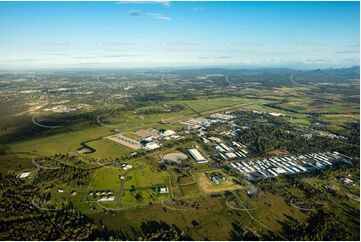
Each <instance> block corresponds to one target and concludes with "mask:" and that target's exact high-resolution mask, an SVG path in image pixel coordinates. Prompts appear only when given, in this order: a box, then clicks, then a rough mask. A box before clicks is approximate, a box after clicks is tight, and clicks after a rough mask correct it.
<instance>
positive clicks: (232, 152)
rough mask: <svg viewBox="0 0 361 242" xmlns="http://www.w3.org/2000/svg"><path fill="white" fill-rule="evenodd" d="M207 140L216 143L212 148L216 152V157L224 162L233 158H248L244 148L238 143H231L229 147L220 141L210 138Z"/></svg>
mask: <svg viewBox="0 0 361 242" xmlns="http://www.w3.org/2000/svg"><path fill="white" fill-rule="evenodd" d="M208 139H209V140H212V141H213V142H216V144H215V145H214V148H215V149H216V150H217V152H218V155H219V156H220V157H222V158H223V159H224V160H230V159H235V158H245V157H247V156H248V151H247V150H246V146H245V145H244V144H242V143H240V142H236V141H232V144H231V145H226V144H225V143H224V142H223V141H222V140H221V139H219V138H216V137H210V138H208Z"/></svg>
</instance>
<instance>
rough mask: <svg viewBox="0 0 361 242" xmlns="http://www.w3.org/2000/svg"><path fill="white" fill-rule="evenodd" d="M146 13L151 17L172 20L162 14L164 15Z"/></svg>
mask: <svg viewBox="0 0 361 242" xmlns="http://www.w3.org/2000/svg"><path fill="white" fill-rule="evenodd" d="M146 15H147V16H149V17H152V18H154V19H158V20H165V21H169V20H172V19H171V18H170V17H168V16H164V15H162V14H159V13H147V14H146Z"/></svg>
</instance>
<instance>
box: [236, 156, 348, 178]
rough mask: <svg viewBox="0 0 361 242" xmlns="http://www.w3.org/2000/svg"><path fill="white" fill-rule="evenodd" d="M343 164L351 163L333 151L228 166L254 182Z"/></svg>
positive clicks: (249, 161) (250, 161)
mask: <svg viewBox="0 0 361 242" xmlns="http://www.w3.org/2000/svg"><path fill="white" fill-rule="evenodd" d="M344 162H346V163H350V162H351V161H350V160H348V159H347V158H345V156H343V155H342V154H340V153H339V152H336V151H335V152H320V153H312V154H305V155H299V156H282V157H280V156H279V157H272V158H267V159H258V160H248V161H242V162H231V163H230V164H231V166H232V167H233V168H235V169H236V170H238V171H239V172H240V173H241V174H243V175H245V176H246V177H247V179H248V180H250V181H256V180H260V179H265V178H269V177H276V176H282V175H292V174H297V173H303V172H308V171H312V170H319V169H323V168H326V167H332V166H335V165H337V164H340V163H344Z"/></svg>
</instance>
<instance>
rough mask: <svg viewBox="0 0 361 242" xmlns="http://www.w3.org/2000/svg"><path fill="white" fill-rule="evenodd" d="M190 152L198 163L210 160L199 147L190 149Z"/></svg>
mask: <svg viewBox="0 0 361 242" xmlns="http://www.w3.org/2000/svg"><path fill="white" fill-rule="evenodd" d="M188 153H189V154H190V155H191V156H192V157H193V159H194V160H195V161H196V162H197V163H207V162H208V160H207V159H206V158H204V156H203V155H202V154H201V153H200V152H199V151H198V150H197V149H188Z"/></svg>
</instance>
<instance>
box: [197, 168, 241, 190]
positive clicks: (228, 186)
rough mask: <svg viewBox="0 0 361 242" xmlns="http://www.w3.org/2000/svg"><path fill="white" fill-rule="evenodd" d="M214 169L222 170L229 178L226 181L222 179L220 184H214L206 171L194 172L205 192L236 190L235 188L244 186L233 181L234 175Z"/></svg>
mask: <svg viewBox="0 0 361 242" xmlns="http://www.w3.org/2000/svg"><path fill="white" fill-rule="evenodd" d="M213 171H217V172H220V173H221V174H222V175H223V176H225V177H226V178H227V179H226V180H225V181H221V183H220V184H214V183H213V182H212V181H211V180H209V178H208V177H207V176H206V174H205V172H198V173H195V174H194V176H195V178H196V181H197V183H198V185H199V187H200V188H201V190H202V191H203V192H204V193H213V192H221V191H226V190H234V189H240V188H242V186H241V185H239V184H236V183H234V182H233V180H232V177H229V176H227V175H226V174H224V172H222V171H221V170H213Z"/></svg>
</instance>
